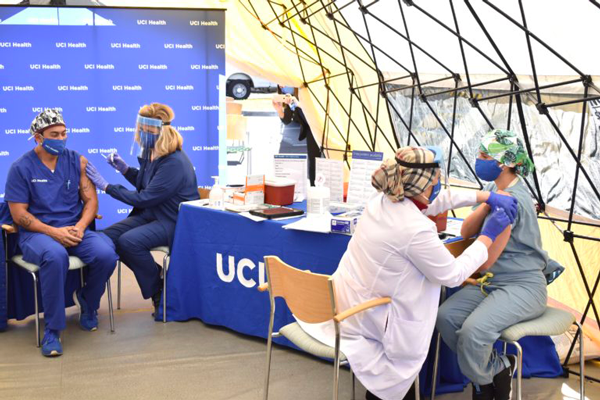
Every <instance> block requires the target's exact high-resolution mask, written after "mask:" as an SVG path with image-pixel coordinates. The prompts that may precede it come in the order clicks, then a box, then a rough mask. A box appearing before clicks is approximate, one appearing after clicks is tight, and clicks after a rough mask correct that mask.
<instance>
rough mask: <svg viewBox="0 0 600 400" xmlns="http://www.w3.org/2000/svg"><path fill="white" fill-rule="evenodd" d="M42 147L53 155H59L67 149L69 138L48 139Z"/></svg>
mask: <svg viewBox="0 0 600 400" xmlns="http://www.w3.org/2000/svg"><path fill="white" fill-rule="evenodd" d="M42 147H43V148H44V150H46V151H47V152H48V153H50V154H52V155H53V156H58V155H60V154H62V153H63V152H64V151H65V148H66V147H67V139H64V140H63V139H46V138H44V141H43V142H42Z"/></svg>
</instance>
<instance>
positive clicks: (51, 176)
mask: <svg viewBox="0 0 600 400" xmlns="http://www.w3.org/2000/svg"><path fill="white" fill-rule="evenodd" d="M30 131H31V134H32V135H34V138H35V141H36V143H37V146H36V147H35V148H34V149H33V150H30V151H28V152H27V153H25V154H24V155H23V156H21V157H20V158H19V159H18V160H17V161H15V162H14V163H13V165H12V166H11V167H10V170H9V171H8V178H7V180H6V194H5V201H6V202H7V203H8V205H9V208H10V213H11V215H12V217H13V220H14V221H15V223H17V224H18V225H19V226H20V229H19V247H20V248H21V250H22V252H23V259H24V260H25V261H27V262H30V263H33V264H36V265H39V267H40V272H39V279H40V286H41V291H42V301H43V304H44V319H45V322H46V328H45V331H44V339H43V341H42V354H43V355H44V356H46V357H53V356H60V355H61V354H62V352H63V350H62V344H61V342H60V331H62V330H64V329H65V328H66V323H65V281H66V278H67V271H68V268H69V256H70V255H72V256H77V257H79V258H80V259H81V260H82V261H83V262H84V263H85V264H86V265H87V268H88V274H87V279H86V284H85V286H84V287H83V288H82V289H79V290H77V291H75V293H73V299H74V300H75V303H76V304H77V306H78V307H79V325H80V326H81V328H82V329H84V330H86V331H95V330H96V329H97V328H98V316H97V310H98V307H99V306H100V298H101V297H102V294H103V293H104V287H105V285H106V281H107V280H108V279H109V278H110V276H111V275H112V272H113V270H114V268H115V265H116V262H117V259H118V256H117V254H116V252H115V247H114V245H113V243H112V242H111V241H110V239H108V237H106V236H105V235H104V234H101V233H97V232H93V231H91V230H89V229H87V228H88V226H89V225H90V223H92V221H93V220H94V218H95V217H96V213H97V211H98V197H97V194H96V188H95V187H94V185H93V184H92V183H91V182H90V180H89V179H88V178H87V176H86V174H85V167H86V165H87V160H86V159H85V158H84V157H82V156H81V155H79V154H78V153H77V152H75V151H73V150H69V149H66V148H65V146H66V143H67V128H66V126H65V122H64V120H63V117H62V115H61V113H60V111H58V110H56V109H46V110H44V111H43V112H42V113H40V114H39V115H38V116H37V117H35V119H34V120H33V122H32V123H31V128H30Z"/></svg>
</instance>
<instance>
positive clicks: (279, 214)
mask: <svg viewBox="0 0 600 400" xmlns="http://www.w3.org/2000/svg"><path fill="white" fill-rule="evenodd" d="M250 214H252V215H256V216H257V217H261V218H266V219H277V218H285V217H294V216H300V215H303V214H304V211H302V210H298V209H296V208H289V207H274V208H267V209H266V210H250Z"/></svg>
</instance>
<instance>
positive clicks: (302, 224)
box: [283, 215, 331, 233]
mask: <svg viewBox="0 0 600 400" xmlns="http://www.w3.org/2000/svg"><path fill="white" fill-rule="evenodd" d="M283 229H294V230H297V231H306V232H318V233H329V232H330V231H331V215H323V216H319V217H310V218H302V219H300V220H298V221H296V222H292V223H291V224H287V225H284V226H283Z"/></svg>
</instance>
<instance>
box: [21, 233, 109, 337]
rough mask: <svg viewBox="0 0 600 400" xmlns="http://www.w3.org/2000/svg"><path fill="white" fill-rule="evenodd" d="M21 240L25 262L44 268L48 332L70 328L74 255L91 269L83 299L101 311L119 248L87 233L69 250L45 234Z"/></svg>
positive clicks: (40, 274) (101, 236)
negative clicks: (67, 315)
mask: <svg viewBox="0 0 600 400" xmlns="http://www.w3.org/2000/svg"><path fill="white" fill-rule="evenodd" d="M20 236H21V238H20V241H19V245H20V247H21V250H22V251H23V259H24V260H25V261H27V262H30V263H33V264H36V265H38V266H39V267H40V272H39V280H40V286H41V289H42V302H43V305H44V320H45V322H46V328H48V329H54V330H59V331H60V330H64V329H65V328H66V321H65V282H66V279H67V272H68V270H69V256H70V255H71V256H76V257H79V258H80V259H81V261H83V262H84V263H85V264H86V265H87V267H86V268H87V269H88V271H87V278H86V284H85V286H84V287H83V290H82V294H83V298H84V299H85V301H86V302H87V304H88V306H89V308H90V309H91V310H97V309H98V308H99V307H100V298H101V297H102V294H103V293H104V287H105V285H106V281H107V280H108V279H109V278H110V276H111V275H112V273H113V271H114V269H115V265H116V263H117V259H118V256H117V254H116V252H115V247H114V245H113V243H112V242H111V240H110V239H109V238H108V237H106V236H105V235H104V234H102V233H99V232H94V231H90V230H86V231H85V234H84V236H83V241H82V242H81V243H79V244H78V245H77V246H74V247H68V248H65V247H63V246H62V245H61V244H60V243H58V242H57V241H55V240H54V239H52V238H51V237H50V236H48V235H45V234H43V233H33V232H28V233H27V234H26V235H20Z"/></svg>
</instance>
